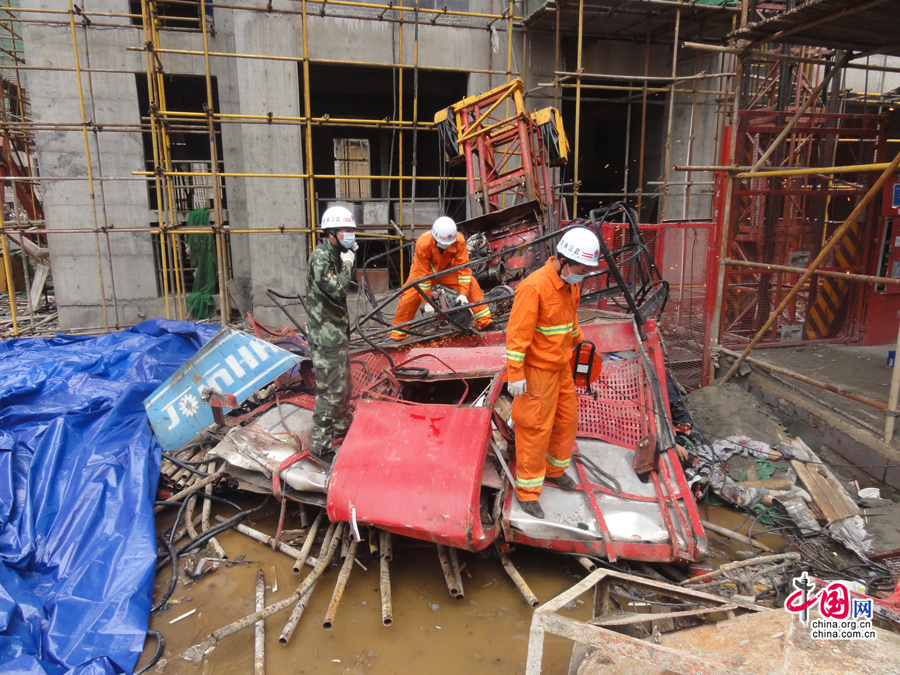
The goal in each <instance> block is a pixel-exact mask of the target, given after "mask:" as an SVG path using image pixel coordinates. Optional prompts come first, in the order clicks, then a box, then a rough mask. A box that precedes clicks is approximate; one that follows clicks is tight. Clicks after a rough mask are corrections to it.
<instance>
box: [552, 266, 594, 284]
mask: <svg viewBox="0 0 900 675" xmlns="http://www.w3.org/2000/svg"><path fill="white" fill-rule="evenodd" d="M567 267H568V266H567ZM568 270H569V271H568V272H567V273H566V274H560V275H559V278H560V279H562V280H563V281H564V282H566V283H567V284H577V283H579V282H580V281H581V280H582V279H584V278H585V277H586V276H587V274H575V273H574V272H572V268H571V267H568Z"/></svg>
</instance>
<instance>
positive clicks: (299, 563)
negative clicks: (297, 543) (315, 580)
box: [294, 509, 325, 574]
mask: <svg viewBox="0 0 900 675" xmlns="http://www.w3.org/2000/svg"><path fill="white" fill-rule="evenodd" d="M324 519H325V509H322V510H321V511H319V515H317V516H316V519H315V520H314V521H313V524H312V527H310V528H309V532H308V533H307V534H306V540H305V541H304V542H303V546H301V547H300V555H298V556H297V559H296V560H295V561H294V574H299V573H300V570H302V569H303V565H304V564H305V563H306V559H307V558H308V557H309V552H310V551H311V550H312V546H313V542H315V540H316V534H318V532H319V526H320V525H321V524H322V521H323V520H324Z"/></svg>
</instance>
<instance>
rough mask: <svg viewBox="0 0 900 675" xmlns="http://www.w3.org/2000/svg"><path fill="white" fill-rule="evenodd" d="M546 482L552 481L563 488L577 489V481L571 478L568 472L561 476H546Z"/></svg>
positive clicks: (552, 483) (551, 482)
mask: <svg viewBox="0 0 900 675" xmlns="http://www.w3.org/2000/svg"><path fill="white" fill-rule="evenodd" d="M544 482H545V483H550V484H551V485H555V486H556V487H560V488H562V489H563V490H574V489H575V481H574V480H572V479H571V478H569V477H568V476H567V475H566V474H562V475H559V476H554V477H553V478H550V477H549V476H547V477H546V478H544Z"/></svg>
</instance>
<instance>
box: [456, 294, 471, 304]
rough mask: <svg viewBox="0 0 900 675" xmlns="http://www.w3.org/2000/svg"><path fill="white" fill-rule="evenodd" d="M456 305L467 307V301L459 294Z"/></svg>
mask: <svg viewBox="0 0 900 675" xmlns="http://www.w3.org/2000/svg"><path fill="white" fill-rule="evenodd" d="M456 304H457V305H468V304H469V299H468V298H467V297H466V296H464V295H462V294H460V296H459V297H458V298H457V299H456Z"/></svg>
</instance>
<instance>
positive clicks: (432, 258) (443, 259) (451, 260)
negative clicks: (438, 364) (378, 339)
mask: <svg viewBox="0 0 900 675" xmlns="http://www.w3.org/2000/svg"><path fill="white" fill-rule="evenodd" d="M468 262H469V251H468V249H467V248H466V240H465V239H464V238H463V236H462V234H460V233H459V232H457V233H456V243H454V244H451V245H450V246H449V247H447V249H446V250H444V251H441V249H439V248H438V246H437V243H436V242H435V241H434V237H432V236H431V232H426V233H425V234H423V235H421V236H420V237H419V238H418V239H417V240H416V249H415V253H414V254H413V263H412V267H411V268H410V270H409V279H407V283H409V282H411V281H415V280H416V279H421V278H422V277H425V276H428V275H429V274H435V273H437V272H440V271H442V270H445V269H448V268H450V267H456V266H457V265H464V264H466V263H468ZM435 284H440V285H441V286H446V287H447V288H450V289H452V290H454V291H456V292H457V293H461V294H462V295H464V296H466V298H468V300H469V302H479V301H481V300H484V295H483V294H482V292H481V286H479V285H478V281H477V280H476V279H475V278H474V277H473V276H472V270H470V269H469V268H468V267H463V268H462V269H460V270H457V271H455V272H450V273H448V274H446V275H445V276H442V277H438V278H436V279H431V280H430V281H426V282H423V283H421V284H419V287H420V288H421V289H422V291H423V292H424V293H425V295H428V296H430V295H431V289H432V287H433V286H434V285H435ZM421 303H422V296H421V295H419V292H418V291H417V290H416V289H415V287H412V288H408V289H407V290H406V291H404V292H403V295H401V296H400V302H399V304H398V305H397V312H396V314H394V323H393V325H395V326H396V325H397V324H401V323H406V322H407V321H411V320H412V319H413V318H414V317H415V316H416V311H417V310H418V309H419V305H420V304H421ZM472 312H473V315H474V316H473V318H474V320H475V327H476V328H479V329H481V328H484V327H485V326H487V325H488V324H489V323H490V322H491V310H490V309H488V306H487V305H476V306H475V307H472ZM391 337H392V338H393V339H395V340H403V339H404V338H405V337H406V331H404V330H402V329H397V330H393V331H391Z"/></svg>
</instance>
